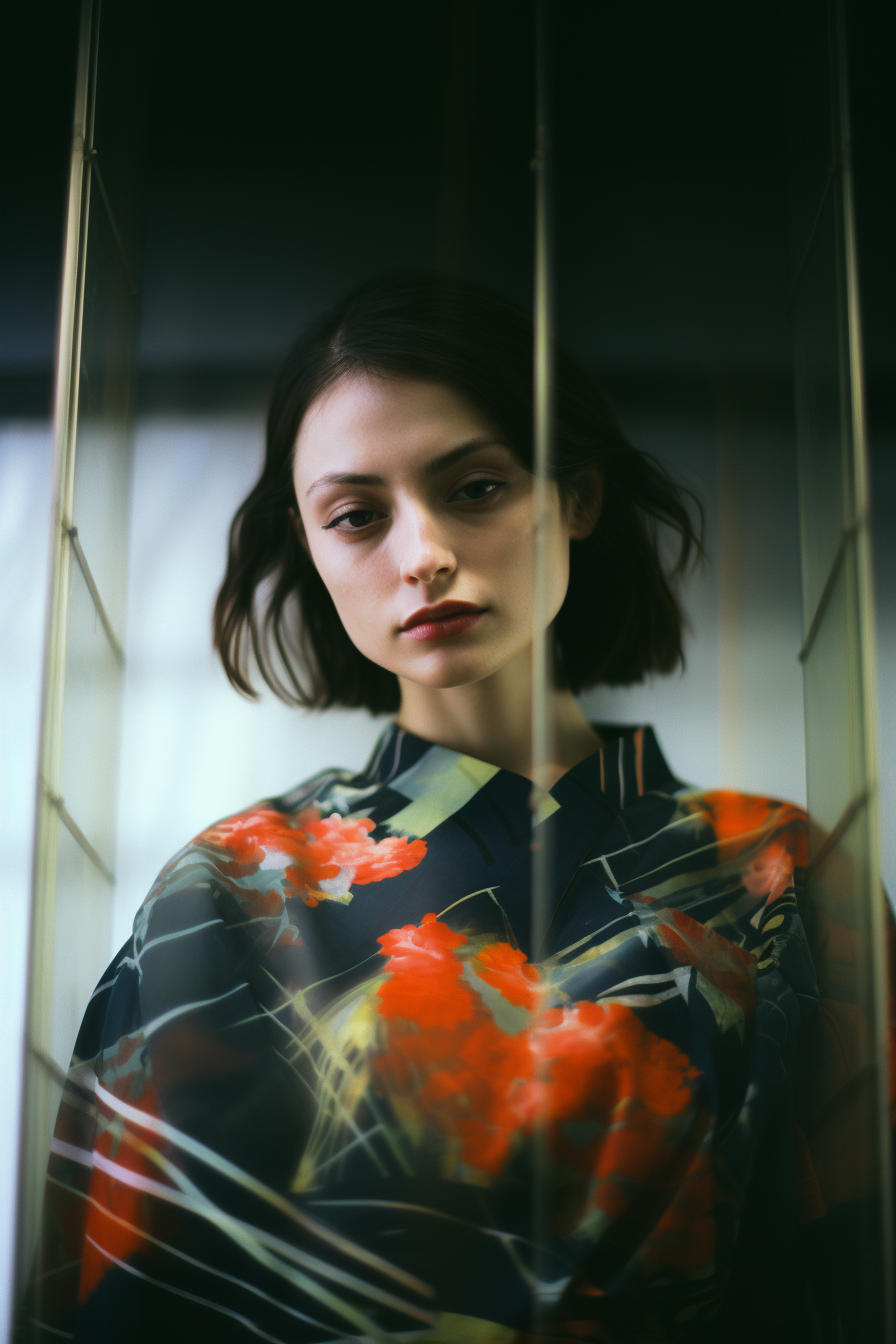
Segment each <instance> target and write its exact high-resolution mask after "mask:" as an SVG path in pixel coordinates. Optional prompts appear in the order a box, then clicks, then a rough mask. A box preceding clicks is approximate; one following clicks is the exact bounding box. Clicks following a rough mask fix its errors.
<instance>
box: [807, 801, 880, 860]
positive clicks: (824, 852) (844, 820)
mask: <svg viewBox="0 0 896 1344" xmlns="http://www.w3.org/2000/svg"><path fill="white" fill-rule="evenodd" d="M870 796H871V794H870V792H869V790H868V789H863V790H862V792H861V793H860V794H858V795H857V797H855V798H853V800H852V802H849V803H847V804H846V806H845V807H844V809H843V811H842V812H841V813H840V816H839V817H838V819H837V822H836V825H835V826H834V829H833V830H832V831H831V832H830V833H829V834H828V835H827V836H826V837H825V839H824V840H823V841H822V844H821V846H820V847H819V850H818V853H817V854H815V855H814V856H813V857H812V860H811V862H810V863H809V875H810V877H815V876H816V875H817V873H818V870H819V868H821V867H822V865H823V864H824V863H825V862H826V860H827V859H828V858H830V856H831V854H833V852H834V850H835V849H836V848H837V846H838V845H839V843H840V841H841V840H842V839H843V837H844V835H845V834H846V832H847V831H848V830H849V828H850V826H851V825H852V823H853V822H854V821H855V819H856V817H857V816H858V814H859V813H860V812H861V810H862V808H863V807H864V806H865V805H866V803H867V802H868V799H869V798H870Z"/></svg>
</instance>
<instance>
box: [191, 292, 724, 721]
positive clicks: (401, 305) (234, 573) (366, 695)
mask: <svg viewBox="0 0 896 1344" xmlns="http://www.w3.org/2000/svg"><path fill="white" fill-rule="evenodd" d="M532 352H533V324H532V319H531V317H529V316H528V315H527V314H526V313H524V312H522V311H521V310H519V309H517V308H515V307H513V306H512V305H511V304H509V303H507V302H506V301H505V300H503V299H501V298H498V297H497V296H496V295H494V294H490V293H488V292H487V291H485V290H483V289H480V288H478V287H477V286H475V285H472V284H468V283H467V282H465V281H461V280H456V279H450V278H447V277H444V276H437V275H431V274H427V273H420V272H400V273H395V274H390V275H385V276H382V277H380V278H379V279H376V280H373V281H370V282H369V283H367V284H364V285H362V286H361V287H360V288H359V289H356V290H355V291H354V292H353V293H352V294H350V295H349V296H348V298H346V299H345V300H344V301H343V302H342V303H340V304H339V305H338V306H337V307H336V308H334V309H333V310H332V311H331V312H330V313H328V314H327V315H326V316H325V317H323V318H321V319H320V320H319V321H317V322H315V323H314V324H313V325H312V326H311V327H310V328H309V330H308V331H307V332H306V333H305V335H303V336H302V337H301V339H300V340H299V342H298V344H297V345H296V346H295V347H294V348H293V350H292V351H291V353H290V354H289V356H288V358H287V359H286V362H285V363H284V365H283V367H282V369H281V370H280V373H279V375H278V377H277V379H276V381H275V383H274V387H273V391H272V394H271V401H270V410H269V413H268V420H267V448H266V455H265V461H264V467H263V469H262V472H261V476H260V477H259V479H258V482H257V483H256V485H255V486H254V488H253V489H252V491H251V493H250V494H249V495H248V497H247V498H246V499H245V501H244V502H243V503H242V504H241V505H240V507H239V509H238V510H237V513H236V516H235V518H234V520H233V524H232V526H231V529H230V545H229V556H228V562H227V570H226V573H225V576H224V582H223V584H222V585H221V590H220V592H219V594H218V598H217V602H216V603H215V612H214V643H215V648H216V649H217V651H218V653H219V654H220V656H221V661H222V662H223V664H224V670H225V671H226V673H227V676H228V678H229V679H230V681H231V682H232V684H233V685H234V686H235V687H236V688H237V689H238V690H240V691H242V692H243V693H244V694H246V695H249V696H254V695H255V694H256V693H255V691H254V689H253V687H252V685H251V682H250V680H249V666H250V664H249V652H250V649H251V652H252V654H253V655H254V658H255V662H256V664H257V667H258V669H259V670H260V672H261V675H262V677H263V678H264V680H265V681H266V682H267V684H268V686H269V687H270V688H271V689H272V690H273V691H274V692H275V693H276V694H277V695H278V696H279V697H280V698H281V699H283V700H285V701H287V703H290V704H297V705H304V706H306V707H315V708H320V709H323V708H326V707H328V706H330V705H345V706H350V707H358V706H364V707H365V708H367V709H369V710H370V711H371V713H374V714H379V713H388V712H394V711H395V710H397V709H398V707H399V703H400V691H399V685H398V679H397V677H396V676H395V674H394V673H393V672H389V671H387V670H386V669H385V668H382V667H379V666H378V665H377V664H376V663H373V662H371V661H370V659H368V658H366V657H365V656H364V655H363V654H362V653H360V652H359V650H358V649H356V648H355V646H354V644H352V642H351V640H350V639H349V637H348V635H347V634H346V631H345V628H344V627H343V625H342V622H341V620H340V619H339V616H338V614H337V612H336V608H335V606H334V604H333V600H332V598H331V597H330V595H329V593H328V592H327V589H326V588H325V587H324V584H323V581H322V579H321V578H320V576H319V574H318V573H317V570H316V569H315V567H314V565H313V564H312V563H311V560H310V559H309V557H308V555H307V553H306V552H305V550H304V548H303V547H302V546H301V544H300V543H299V540H298V537H297V536H296V532H295V530H294V527H293V525H292V521H291V518H290V509H296V508H297V505H296V497H295V492H294V488H293V479H292V466H293V455H294V451H295V443H296V437H297V435H298V432H299V426H300V424H301V422H302V417H303V416H304V415H305V412H306V411H307V410H308V407H309V406H310V405H311V403H312V402H313V401H314V400H315V398H316V397H318V396H319V395H320V394H321V393H322V392H324V391H325V390H326V389H327V388H329V387H331V386H333V384H334V383H336V382H338V381H339V380H340V379H342V378H345V377H346V376H348V375H351V374H367V375H373V376H385V377H399V378H411V379H420V380H426V381H428V382H436V383H441V384H443V385H445V386H447V387H450V388H453V389H455V390H456V391H457V392H460V393H461V394H462V395H463V396H464V397H466V398H467V399H468V400H469V401H470V402H472V404H473V405H474V406H476V407H477V408H478V409H479V410H480V411H482V412H484V413H485V414H486V415H487V416H488V417H489V418H490V419H491V420H492V422H493V423H495V424H496V425H497V426H498V427H499V428H500V430H501V431H502V433H503V434H504V435H505V436H506V438H507V442H508V444H509V446H510V447H511V449H512V450H513V452H514V453H515V454H516V456H517V457H518V458H519V460H520V461H521V462H522V463H523V464H524V465H525V466H526V467H528V468H529V469H530V470H531V468H532V440H533V410H532V404H533V385H532V379H533V375H532V368H533V353H532ZM554 358H555V374H554V382H555V392H554V396H555V417H554V435H553V439H554V442H553V453H552V464H551V472H552V476H553V477H554V479H556V480H557V482H558V485H559V488H560V491H561V498H562V499H563V501H564V504H566V505H568V504H569V503H570V502H571V500H572V499H574V498H575V497H576V495H577V494H579V492H580V491H582V490H583V489H586V488H587V487H586V486H585V484H584V483H585V482H586V481H587V480H588V479H589V475H590V479H591V481H592V483H593V471H591V472H590V473H589V469H593V468H595V467H596V468H598V469H599V471H600V473H601V475H602V478H603V504H602V508H601V512H600V517H599V520H598V523H597V525H596V527H595V528H594V530H593V531H592V533H591V534H590V536H588V537H586V538H585V539H584V540H581V541H572V542H571V543H570V546H571V556H570V578H569V588H568V591H567V594H566V598H565V600H564V602H563V605H562V607H561V608H560V611H559V613H558V615H557V617H556V619H555V621H554V626H553V634H554V649H555V663H556V671H557V678H558V682H559V684H560V685H563V686H565V687H568V688H569V689H570V690H571V691H573V692H575V693H578V692H579V691H581V690H584V689H585V688H586V687H588V686H594V685H596V684H598V683H606V684H609V685H630V684H632V683H633V682H637V681H641V680H643V678H644V676H645V675H646V674H648V673H651V672H671V671H672V670H673V669H674V668H675V667H676V666H678V665H679V664H683V662H684V657H683V653H682V625H683V619H682V613H681V609H680V607H679V604H678V601H677V599H676V596H675V594H674V592H673V591H672V587H671V586H670V582H669V578H670V577H672V578H674V577H676V576H677V575H679V574H681V572H682V571H683V570H684V569H685V568H686V566H687V564H688V561H689V559H690V558H691V556H692V555H697V554H702V551H703V546H702V526H703V514H702V509H701V507H700V504H699V502H698V501H697V500H696V499H695V498H694V496H693V495H691V492H690V491H685V490H683V489H682V488H681V487H679V486H677V485H676V484H675V483H674V482H673V481H672V480H671V479H670V477H669V476H668V475H667V474H666V472H665V471H664V470H663V468H662V467H661V466H660V465H659V464H658V463H657V462H655V461H654V460H653V459H652V458H650V457H648V456H647V455H645V454H644V453H641V452H639V451H638V450H637V449H635V448H633V447H632V445H631V444H630V443H628V442H627V441H626V439H625V438H624V437H623V435H622V433H621V431H620V429H619V426H618V424H617V422H616V418H615V416H614V414H613V412H612V411H611V409H610V407H609V406H608V404H607V402H606V400H605V398H604V396H603V395H602V393H601V392H600V391H599V389H598V388H597V387H596V386H595V384H594V382H593V380H592V379H591V378H590V377H589V375H588V374H587V373H586V371H585V370H584V369H583V368H582V367H581V365H579V364H578V363H577V361H576V360H575V359H574V358H573V356H572V355H571V354H570V353H569V352H568V351H567V350H566V349H564V347H563V346H562V345H561V344H560V343H559V342H558V343H556V345H555V352H554ZM684 495H688V496H690V498H691V500H692V502H693V503H694V504H695V505H696V510H697V513H698V516H699V520H700V523H699V529H696V530H695V527H694V525H693V523H692V520H691V516H690V514H689V511H688V508H687V507H686V503H685V500H684ZM658 523H662V524H664V525H666V526H667V527H668V528H671V529H672V531H673V533H677V542H678V546H677V559H675V561H674V563H673V564H672V565H671V567H670V575H669V576H667V574H666V572H665V570H664V566H663V563H662V561H661V559H660V554H659V548H658V536H657V524H658Z"/></svg>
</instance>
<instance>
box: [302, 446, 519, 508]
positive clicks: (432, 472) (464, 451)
mask: <svg viewBox="0 0 896 1344" xmlns="http://www.w3.org/2000/svg"><path fill="white" fill-rule="evenodd" d="M507 447H508V445H507V444H506V443H504V442H503V441H502V440H501V439H471V440H470V441H469V443H461V444H459V445H458V447H457V448H450V449H449V450H448V452H447V453H442V454H440V456H439V457H434V458H433V459H432V461H431V462H427V464H426V466H425V467H424V468H423V476H424V479H425V480H430V479H431V478H432V477H433V476H438V474H439V472H440V471H445V470H446V469H447V468H448V467H453V466H454V464H455V462H460V461H461V460H462V459H463V458H465V457H468V456H469V455H470V453H475V452H477V451H478V450H479V449H480V448H507ZM508 451H509V450H508ZM387 484H388V482H387V480H386V478H385V476H373V475H370V473H368V472H357V471H328V472H327V473H326V475H324V476H318V478H317V480H316V481H314V482H313V483H312V484H311V485H309V487H308V489H307V490H306V491H305V496H306V498H307V496H308V495H310V494H313V493H314V491H315V490H323V489H325V488H326V486H328V485H387Z"/></svg>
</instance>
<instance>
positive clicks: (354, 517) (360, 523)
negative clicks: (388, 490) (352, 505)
mask: <svg viewBox="0 0 896 1344" xmlns="http://www.w3.org/2000/svg"><path fill="white" fill-rule="evenodd" d="M379 517H380V515H379V514H378V513H375V512H374V511H373V509H349V510H348V512H347V513H340V515H339V517H338V518H333V519H332V521H331V522H329V523H324V531H325V532H327V531H329V529H330V528H331V527H338V528H339V530H340V532H359V531H360V530H361V528H362V527H367V526H369V524H370V523H372V522H375V521H376V519H377V518H379ZM343 523H344V524H345V526H344V527H343V526H341V524H343Z"/></svg>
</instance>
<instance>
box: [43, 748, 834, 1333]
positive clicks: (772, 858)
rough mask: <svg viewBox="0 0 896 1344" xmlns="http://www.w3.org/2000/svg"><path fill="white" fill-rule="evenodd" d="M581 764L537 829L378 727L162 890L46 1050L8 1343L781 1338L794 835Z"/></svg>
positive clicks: (796, 972)
mask: <svg viewBox="0 0 896 1344" xmlns="http://www.w3.org/2000/svg"><path fill="white" fill-rule="evenodd" d="M614 731H615V732H616V733H617V736H616V737H615V738H613V739H612V740H610V741H609V742H608V744H607V745H606V746H605V747H604V748H603V749H602V750H600V751H598V752H596V753H595V754H594V755H592V756H589V757H588V758H587V759H586V760H584V761H582V762H580V763H579V764H578V765H576V766H575V767H573V769H571V770H570V771H569V772H568V773H566V774H565V775H564V776H563V777H562V778H561V779H560V780H559V782H558V783H557V784H556V785H555V786H554V788H553V789H552V790H551V791H550V795H549V796H548V797H546V798H544V799H543V800H542V803H541V806H540V809H539V812H538V813H537V814H536V818H535V821H536V825H535V827H534V829H533V827H532V821H533V818H532V813H531V811H530V796H531V785H530V783H529V781H528V780H527V779H524V778H523V777H522V776H519V775H516V774H514V773H512V772H510V771H507V770H501V769H498V768H496V767H495V766H492V765H489V764H486V763H484V762H482V761H479V760H476V759H474V758H472V757H467V756H463V755H460V754H459V753H457V752H454V751H450V750H448V749H446V748H443V747H438V746H433V745H432V744H430V743H427V742H424V741H422V740H420V739H418V738H415V737H413V736H411V735H410V734H408V733H406V732H404V731H402V730H401V729H399V728H398V727H397V726H395V725H392V726H390V727H389V728H388V729H387V730H386V731H385V733H384V735H383V737H382V738H381V740H380V742H379V745H378V747H377V749H376V751H375V753H374V756H373V758H372V760H371V762H370V763H369V765H368V767H367V768H366V769H365V770H364V771H363V772H362V773H361V774H360V775H352V774H351V773H350V772H347V771H342V770H333V771H328V772H326V773H324V774H322V775H319V776H317V777H315V778H314V779H312V780H310V781H308V782H307V783H305V784H303V785H301V786H300V787H298V788H297V789H295V790H294V791H293V792H291V793H289V794H287V795H285V796H283V797H280V798H275V799H271V800H267V801H264V802H262V803H260V804H258V805H256V806H254V807H251V808H249V809H248V810H246V811H245V812H242V813H240V814H239V815H237V816H233V817H230V818H228V819H226V820H224V821H221V822H218V823H217V824H216V825H213V826H211V827H210V828H208V829H207V830H205V831H204V832H203V833H202V834H201V835H199V836H197V837H196V839H195V840H193V841H192V842H191V843H190V844H188V845H187V846H185V848H184V849H182V850H181V851H180V852H179V853H178V854H177V855H175V857H174V858H173V859H172V860H171V862H170V863H169V864H167V866H166V867H165V868H164V869H163V871H162V872H161V874H160V875H159V878H158V879H157V881H156V883H155V884H154V886H153V888H152V890H151V891H150V893H149V895H148V897H147V898H146V900H145V902H144V904H143V905H142V907H141V909H140V910H139V912H138V915H137V918H136V920H135V923H134V932H133V936H132V938H131V939H130V941H129V942H128V943H127V944H126V946H125V947H124V948H123V949H122V951H121V953H120V954H119V956H118V957H116V958H115V960H114V961H113V963H112V965H111V967H110V968H109V970H108V972H107V973H106V975H105V976H104V977H103V980H102V982H101V984H100V985H99V987H98V988H97V990H96V992H95V994H94V996H93V998H92V999H91V1002H90V1005H89V1007H88V1010H87V1013H86V1015H85V1018H84V1021H83V1024H82V1027H81V1030H80V1034H79V1036H78V1040H77V1046H76V1051H75V1057H74V1060H73V1062H72V1067H71V1070H70V1073H69V1077H68V1082H67V1085H66V1089H65V1093H64V1096H63V1101H62V1105H61V1109H60V1112H59V1119H58V1123H57V1126H56V1132H55V1137H54V1140H53V1150H52V1155H51V1160H50V1170H49V1179H48V1185H47V1204H46V1213H45V1220H44V1222H45V1226H44V1235H43V1245H42V1251H41V1257H42V1258H41V1265H40V1273H39V1276H38V1278H37V1284H38V1288H37V1291H36V1293H35V1298H34V1303H33V1306H32V1319H34V1320H40V1321H42V1322H43V1323H45V1324H46V1325H48V1326H50V1327H51V1328H52V1329H53V1330H56V1331H58V1332H59V1331H61V1332H63V1333H64V1334H65V1335H67V1336H70V1337H74V1338H75V1339H78V1340H85V1341H91V1342H93V1341H101V1340H107V1339H108V1340H120V1339H132V1340H142V1339H147V1340H149V1339H152V1340H165V1341H172V1340H179V1339H196V1338H205V1337H209V1338H215V1339H216V1340H231V1339H232V1340H235V1341H236V1340H240V1341H242V1340H250V1339H259V1338H260V1339H264V1340H274V1341H283V1342H284V1344H285V1342H286V1341H297V1342H301V1344H312V1342H313V1344H318V1342H319V1341H320V1342H321V1344H323V1341H330V1340H334V1339H337V1340H338V1339H354V1338H358V1337H360V1338H365V1339H372V1340H386V1339H392V1338H400V1339H414V1340H416V1339H421V1340H430V1341H447V1340H457V1341H466V1340H470V1341H479V1342H480V1344H505V1342H506V1344H509V1342H510V1341H522V1340H527V1339H535V1338H538V1339H555V1338H556V1339H579V1340H581V1339H585V1340H594V1341H608V1342H609V1341H614V1342H616V1344H630V1342H631V1341H640V1340H644V1341H654V1340H656V1341H660V1340H677V1339H696V1338H700V1339H702V1338H715V1337H717V1336H715V1335H713V1333H712V1331H713V1329H714V1328H716V1327H718V1328H721V1327H720V1326H719V1322H720V1321H723V1320H727V1319H729V1318H730V1320H731V1321H732V1322H737V1321H741V1322H742V1320H743V1319H744V1310H745V1308H744V1305H743V1304H744V1303H746V1302H748V1301H750V1300H751V1293H750V1284H751V1282H752V1283H753V1286H754V1288H755V1292H754V1293H753V1299H755V1301H760V1300H763V1299H764V1301H765V1304H766V1313H767V1312H768V1311H772V1312H773V1313H775V1319H776V1320H777V1321H778V1322H779V1323H780V1321H781V1320H782V1319H783V1318H784V1317H786V1316H787V1314H788V1312H798V1311H799V1307H798V1305H794V1303H795V1302H797V1299H801V1295H802V1292H803V1289H802V1288H801V1287H800V1288H798V1290H795V1291H790V1289H791V1288H792V1287H793V1285H794V1283H795V1282H796V1280H797V1279H798V1278H799V1276H800V1274H801V1273H802V1271H801V1268H800V1265H801V1263H802V1262H801V1259H800V1257H801V1255H802V1254H803V1252H801V1250H800V1246H801V1244H802V1243H801V1241H800V1237H801V1231H800V1229H801V1228H802V1229H803V1230H805V1228H806V1226H807V1225H808V1226H809V1229H810V1231H811V1232H812V1233H813V1234H815V1235H817V1233H818V1229H819V1228H821V1227H824V1225H825V1221H826V1204H825V1198H824V1193H823V1191H822V1190H821V1188H820V1185H819V1181H818V1179H817V1176H816V1171H815V1167H814V1165H813V1160H812V1156H811V1153H810V1148H809V1145H808V1144H807V1140H806V1137H805V1134H804V1132H803V1127H802V1125H801V1109H800V1108H801V1101H800V1092H799V1081H798V1080H799V1070H800V1060H799V1054H800V1050H801V1049H802V1048H803V1043H804V1041H805V1040H806V1038H807V1034H808V1035H811V1033H812V1031H813V1030H814V1029H815V1028H814V1024H815V1023H816V1022H817V1017H818V987H817V984H816V976H815V972H814V968H813V959H812V955H811V952H810V947H809V943H808V941H807V936H806V924H807V918H806V913H807V912H806V909H805V897H804V895H803V894H802V878H803V876H804V874H805V869H806V864H807V831H806V820H805V816H804V814H803V813H802V811H800V810H799V809H798V808H796V807H794V806H792V805H790V804H788V803H786V802H782V801H779V800H776V799H772V798H765V797H758V796H752V795H745V794H741V793H735V792H724V791H721V792H701V791H698V790H694V789H691V788H688V787H686V786H685V785H683V784H682V783H681V782H680V781H679V780H677V779H676V778H675V777H674V776H673V775H672V773H671V772H670V770H669V767H668V766H667V764H666V762H665V760H664V759H663V756H662V754H661V752H660V749H659V747H658V745H657V742H656V740H655V737H654V735H653V733H652V731H651V730H650V729H649V728H637V729H628V730H619V729H615V730H613V729H608V728H606V727H604V728H603V732H604V735H605V736H607V735H608V734H610V733H612V732H614ZM533 840H534V841H535V842H536V843H544V844H547V845H548V846H549V853H550V855H551V862H550V873H551V877H550V889H549V891H548V892H547V893H546V894H545V902H546V919H545V925H546V932H545V934H544V936H543V938H542V940H541V942H540V944H539V945H538V946H533V944H532V941H531V936H532V932H531V931H532V926H533V921H532V910H531V868H532V863H531V844H532V842H533ZM809 923H811V920H810V921H809ZM755 1301H754V1302H753V1306H754V1307H755ZM720 1311H721V1313H722V1315H721V1317H720V1316H719V1312H720ZM726 1313H727V1315H726ZM756 1319H757V1320H760V1319H761V1315H760V1316H759V1317H757V1318H756ZM766 1319H767V1316H766ZM795 1319H796V1317H794V1320H795ZM714 1322H715V1325H714V1324H713V1323H714ZM726 1328H727V1327H726ZM734 1328H735V1327H734V1325H732V1326H731V1329H732V1330H733V1329H734ZM751 1328H753V1327H751ZM788 1328H790V1327H788ZM707 1331H709V1333H708V1334H707V1333H706V1332H707ZM701 1332H702V1333H701ZM36 1337H39V1338H46V1337H47V1335H46V1333H45V1332H43V1331H38V1334H37V1336H36ZM718 1337H721V1336H718ZM728 1337H729V1335H728V1334H726V1335H725V1338H728ZM731 1337H733V1336H731Z"/></svg>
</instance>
